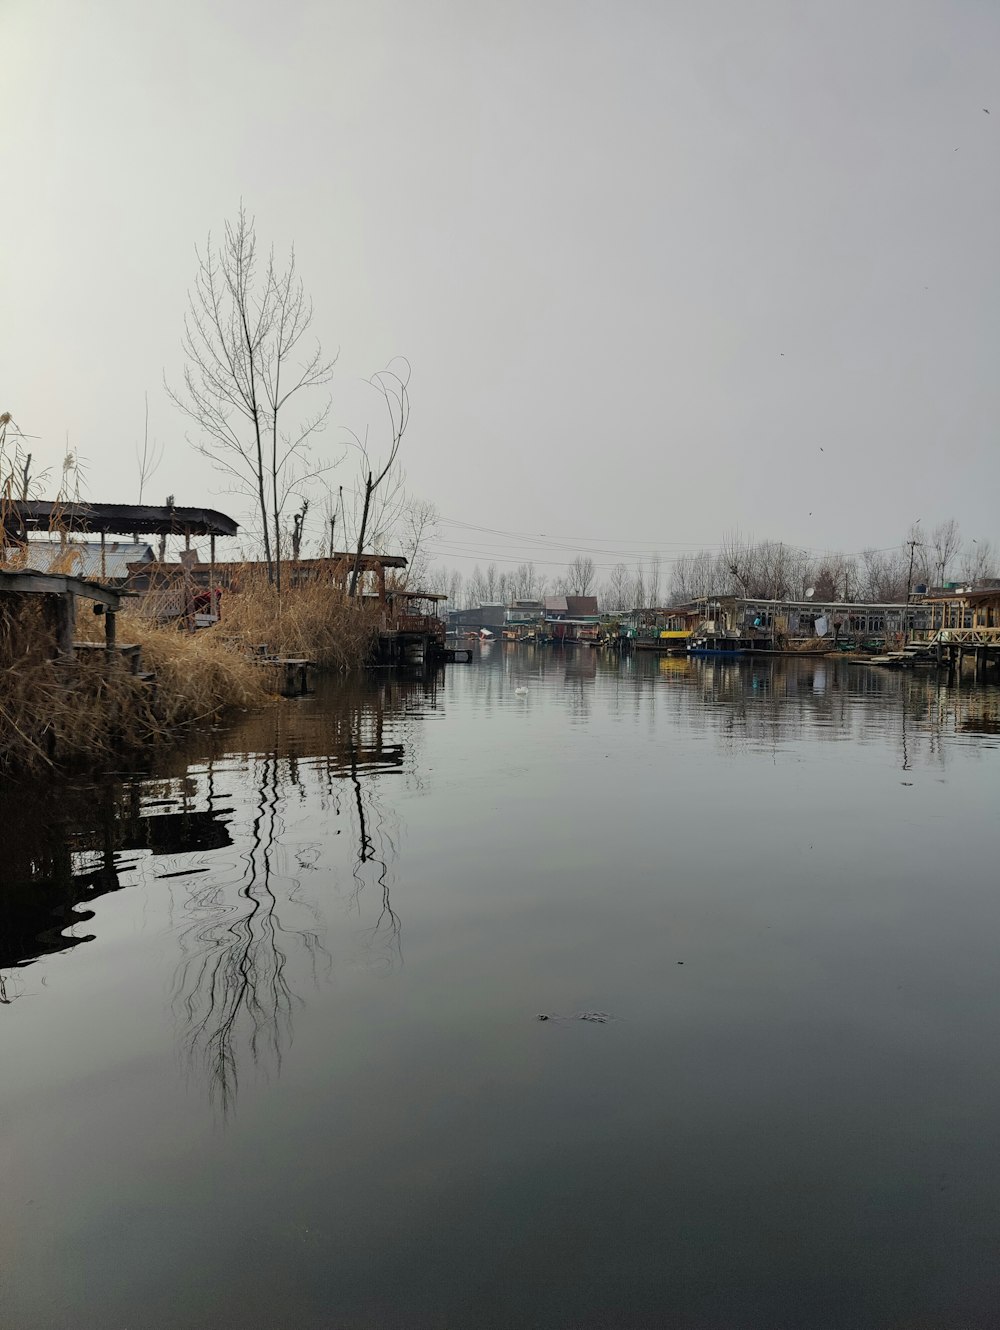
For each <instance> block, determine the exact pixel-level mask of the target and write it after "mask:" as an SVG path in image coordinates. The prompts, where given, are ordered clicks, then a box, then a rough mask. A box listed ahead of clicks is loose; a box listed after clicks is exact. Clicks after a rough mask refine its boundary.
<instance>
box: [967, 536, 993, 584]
mask: <svg viewBox="0 0 1000 1330" xmlns="http://www.w3.org/2000/svg"><path fill="white" fill-rule="evenodd" d="M996 575H997V554H996V550H995V549H994V547H993V543H992V541H989V540H970V541H969V542H968V544H967V545H966V546H965V549H964V551H963V553H962V577H963V579H964V580H965V581H966V582H972V583H973V584H975V583H976V582H984V581H987V580H989V579H991V578H995V577H996Z"/></svg>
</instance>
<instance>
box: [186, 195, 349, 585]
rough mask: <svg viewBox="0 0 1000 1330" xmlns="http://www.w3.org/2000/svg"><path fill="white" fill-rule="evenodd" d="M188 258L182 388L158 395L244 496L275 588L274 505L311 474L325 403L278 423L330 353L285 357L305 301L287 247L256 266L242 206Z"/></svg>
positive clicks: (328, 364)
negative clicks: (283, 257)
mask: <svg viewBox="0 0 1000 1330" xmlns="http://www.w3.org/2000/svg"><path fill="white" fill-rule="evenodd" d="M197 258H198V271H197V274H196V276H195V282H194V286H193V288H192V290H191V291H189V293H188V311H187V314H186V315H185V318H184V338H183V348H184V355H185V365H184V380H183V387H182V388H181V389H178V390H174V389H172V388H170V386H169V385H167V392H168V394H169V396H170V399H171V401H172V402H173V403H174V405H175V406H176V407H177V408H178V409H179V410H180V411H181V412H183V414H184V415H185V416H187V418H188V420H190V421H191V422H192V424H193V425H194V427H195V437H194V438H192V440H191V442H192V443H193V445H194V447H195V448H196V449H197V451H198V452H200V453H201V454H202V455H203V456H204V457H207V458H208V459H209V460H210V461H211V462H212V463H213V465H214V466H216V467H217V468H218V469H219V470H221V471H223V472H225V473H226V474H228V475H229V476H230V478H231V480H232V481H233V482H234V484H235V486H236V488H237V490H238V491H239V492H241V493H244V494H247V495H249V496H251V497H252V499H253V501H254V504H255V506H256V509H257V517H258V520H259V523H260V534H261V539H262V543H263V548H264V560H265V562H266V564H267V569H268V577H269V579H270V580H271V581H273V582H276V583H277V585H278V586H279V587H280V579H281V569H280V558H281V513H282V509H283V505H284V503H285V501H286V500H287V498H288V496H289V494H290V493H291V492H292V491H293V490H299V489H301V487H302V486H303V485H304V484H305V483H306V482H307V481H308V480H309V479H310V478H311V477H312V476H314V475H315V474H316V473H317V471H316V468H314V467H312V466H311V465H310V463H309V461H308V449H309V442H310V439H311V437H312V436H313V435H314V434H315V433H316V432H317V431H318V430H320V429H322V427H323V426H324V424H325V423H326V417H327V412H328V410H329V405H328V404H327V405H325V406H324V407H323V408H322V409H320V410H318V411H316V412H313V413H312V414H306V415H304V416H301V417H299V418H298V419H296V420H295V421H294V422H293V423H292V424H291V426H290V427H288V428H286V422H287V417H288V406H289V402H290V401H291V399H292V398H293V397H297V395H298V394H299V393H302V392H305V391H307V390H309V389H314V388H318V387H320V386H322V385H323V384H325V383H328V382H329V380H330V378H331V377H332V375H333V367H334V364H335V363H336V357H334V358H333V359H332V360H326V359H324V356H323V350H322V346H321V345H320V343H319V341H317V342H316V344H315V346H314V348H313V349H312V350H311V352H309V353H308V354H306V355H305V357H304V359H302V360H301V361H300V362H299V363H297V364H293V361H292V357H293V355H295V354H296V352H297V351H298V349H299V347H300V343H301V342H302V339H303V337H304V336H305V335H306V333H307V332H308V331H309V328H310V326H311V324H312V319H313V307H312V303H311V301H309V300H308V299H307V298H306V295H305V290H304V287H303V284H302V282H301V279H300V278H299V277H298V276H297V274H296V269H295V253H294V251H292V252H291V253H290V255H289V258H288V261H287V263H286V264H285V265H284V267H281V266H279V265H278V264H277V263H276V261H275V256H274V251H273V250H272V251H271V252H270V254H269V255H268V258H267V262H266V264H265V265H264V270H263V272H261V270H260V269H261V265H260V262H259V259H258V253H257V235H256V231H255V227H254V220H253V218H252V217H248V216H247V213H246V210H245V209H244V208H243V206H242V204H241V206H240V209H239V212H238V214H237V217H236V220H235V222H226V225H225V233H224V237H223V240H222V243H221V244H220V245H219V246H218V247H216V246H215V245H214V244H213V241H212V237H211V236H209V238H208V242H207V244H206V247H205V250H204V251H203V252H201V251H197Z"/></svg>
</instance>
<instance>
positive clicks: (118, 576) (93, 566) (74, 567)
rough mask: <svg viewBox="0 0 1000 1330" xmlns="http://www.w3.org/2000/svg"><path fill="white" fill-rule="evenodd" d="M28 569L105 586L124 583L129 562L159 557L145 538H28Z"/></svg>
mask: <svg viewBox="0 0 1000 1330" xmlns="http://www.w3.org/2000/svg"><path fill="white" fill-rule="evenodd" d="M21 548H22V550H24V551H25V556H24V557H25V565H24V566H25V568H31V569H33V570H34V571H35V572H39V573H64V574H66V575H68V576H71V577H80V578H83V579H84V580H85V581H88V582H103V583H104V585H105V586H124V584H125V582H126V581H127V580H128V576H129V564H147V563H152V562H153V560H154V558H155V557H156V556H155V555H154V553H153V547H152V545H146V544H144V543H143V542H142V541H131V540H108V541H105V543H104V546H103V547H102V546H101V543H100V541H98V540H67V541H59V540H29V541H28V543H27V545H25V546H22V547H21Z"/></svg>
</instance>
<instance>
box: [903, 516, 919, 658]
mask: <svg viewBox="0 0 1000 1330" xmlns="http://www.w3.org/2000/svg"><path fill="white" fill-rule="evenodd" d="M906 543H907V545H909V547H910V567H909V571H908V572H907V574H906V607H905V609H904V610H903V646H904V647H905V646H906V643H907V641H908V640H909V628H908V619H909V613H910V588H911V587H912V586H913V556H914V551H915V550H916V548H917V546H918V545H919V544H920V543H921V542H920V541H919V540H913V539H911V540H908V541H907V542H906Z"/></svg>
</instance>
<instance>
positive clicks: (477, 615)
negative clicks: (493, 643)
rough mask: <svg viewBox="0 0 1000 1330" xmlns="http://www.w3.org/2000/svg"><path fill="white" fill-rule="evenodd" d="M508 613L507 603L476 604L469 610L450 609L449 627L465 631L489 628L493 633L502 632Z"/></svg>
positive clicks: (457, 630) (451, 629) (452, 629)
mask: <svg viewBox="0 0 1000 1330" xmlns="http://www.w3.org/2000/svg"><path fill="white" fill-rule="evenodd" d="M506 613H507V607H506V605H476V606H475V607H474V608H472V609H468V610H449V611H448V628H449V630H450V631H452V632H463V633H473V632H478V631H479V630H480V629H481V628H487V629H489V631H490V632H491V633H500V632H501V630H502V629H503V625H504V616H505V615H506Z"/></svg>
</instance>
